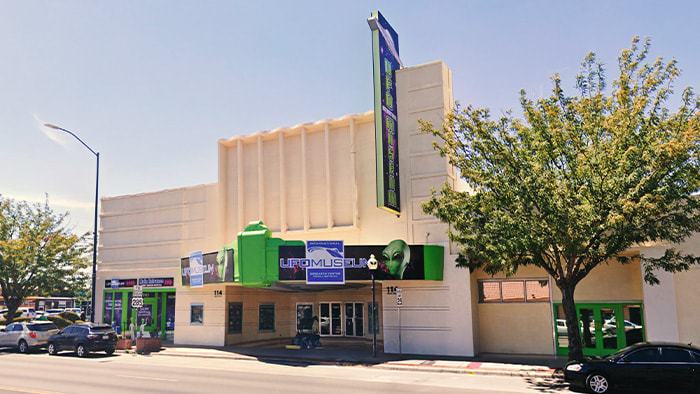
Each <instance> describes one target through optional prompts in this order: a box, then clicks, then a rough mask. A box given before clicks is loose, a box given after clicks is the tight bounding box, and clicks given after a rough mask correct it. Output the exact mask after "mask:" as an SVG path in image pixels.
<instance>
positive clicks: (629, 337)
mask: <svg viewBox="0 0 700 394" xmlns="http://www.w3.org/2000/svg"><path fill="white" fill-rule="evenodd" d="M576 311H577V312H578V317H579V324H580V327H579V330H580V332H581V345H582V347H583V354H585V355H595V356H604V355H608V354H612V353H614V352H615V351H616V350H618V349H622V348H624V347H626V346H629V345H632V344H634V343H637V342H642V341H644V327H643V324H642V323H643V322H642V313H641V305H639V304H622V303H619V304H618V303H607V304H602V303H601V304H594V303H587V304H576ZM555 318H556V320H555V321H556V323H557V329H556V337H557V354H560V355H566V354H567V353H568V344H569V343H568V337H567V331H566V320H565V319H564V310H563V308H562V305H561V304H555Z"/></svg>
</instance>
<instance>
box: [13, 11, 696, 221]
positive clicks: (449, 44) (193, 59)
mask: <svg viewBox="0 0 700 394" xmlns="http://www.w3.org/2000/svg"><path fill="white" fill-rule="evenodd" d="M375 10H379V11H380V12H381V13H382V14H383V15H384V16H385V17H386V19H387V20H388V21H389V23H390V24H391V25H392V26H393V27H394V29H395V30H396V31H397V33H398V34H399V50H400V55H401V60H402V62H403V64H404V66H408V67H410V66H416V65H420V64H423V63H428V62H432V61H435V60H443V61H444V62H445V63H446V65H447V67H449V68H450V69H451V70H452V73H453V91H454V98H455V99H456V100H457V101H459V102H460V103H461V104H462V105H472V106H474V107H487V108H490V109H491V111H492V114H494V115H496V116H497V115H500V114H502V113H504V112H505V111H507V110H508V109H513V110H514V113H515V114H517V110H518V108H519V104H518V99H519V93H518V92H519V91H520V90H521V89H525V90H526V91H527V92H528V95H529V96H531V97H532V98H539V97H541V96H543V95H544V96H548V94H549V92H550V90H551V87H552V84H551V80H550V77H551V76H552V75H554V74H555V73H559V74H560V75H561V77H562V79H563V82H564V86H565V87H566V88H568V89H569V90H567V93H569V94H570V95H574V94H575V93H576V92H575V90H574V88H573V87H574V78H575V75H576V73H577V72H578V71H579V66H580V64H581V62H582V60H583V58H584V57H585V56H586V54H588V53H589V52H591V51H593V52H595V53H596V54H597V57H598V59H599V60H600V61H602V62H603V63H604V64H605V65H606V69H607V71H608V72H607V78H608V82H612V80H613V79H614V78H615V76H616V75H617V73H616V72H617V56H618V55H619V54H620V52H621V51H622V50H623V49H624V48H629V46H630V43H631V41H632V38H633V37H634V36H640V37H647V36H648V37H651V39H652V48H651V51H650V55H651V58H652V59H654V58H655V57H657V56H663V57H664V58H665V59H671V58H675V59H676V60H677V61H678V63H679V66H680V68H681V70H683V74H682V75H681V77H680V78H679V79H678V80H677V82H676V85H675V88H676V92H677V95H678V93H680V91H681V90H682V88H684V87H685V86H693V87H695V88H696V89H700V51H698V43H699V42H700V29H697V20H696V18H697V16H698V15H700V2H697V1H690V0H689V1H673V0H672V1H663V2H661V1H644V0H642V1H624V0H623V1H585V2H584V1H501V0H489V1H486V0H484V1H467V0H464V1H457V0H455V1H447V0H434V1H430V2H428V1H411V0H402V1H362V0H359V1H327V0H326V1H302V0H299V1H276V0H267V1H234V0H228V1H223V0H221V1H217V0H204V1H194V0H192V1H178V0H149V1H141V0H136V1H132V0H121V1H118V2H104V1H89V0H74V1H56V0H43V1H42V0H37V1H11V0H0V59H2V61H0V195H2V196H3V197H6V198H13V199H18V200H26V201H30V202H43V201H45V198H46V196H47V195H48V199H49V204H50V205H51V207H52V208H53V209H54V210H55V211H56V212H59V213H63V212H68V213H70V222H69V223H68V225H69V227H70V228H71V229H73V231H75V232H76V233H82V232H87V231H92V226H93V215H94V198H95V175H96V174H95V172H96V157H95V155H93V154H92V153H91V152H90V151H89V150H88V149H86V148H85V147H84V146H82V145H81V144H80V143H79V142H78V141H77V140H76V139H74V138H73V137H71V136H70V135H68V134H66V133H63V132H60V131H58V132H57V131H52V130H50V129H47V128H45V127H42V126H41V125H42V124H44V123H51V124H55V125H58V126H60V127H63V128H65V129H68V130H70V131H72V132H73V133H74V134H75V135H77V136H78V137H79V138H80V139H81V140H82V141H84V142H85V143H86V144H87V145H88V146H90V148H92V149H93V150H94V151H96V152H99V153H100V173H99V195H100V197H114V196H121V195H128V194H137V193H146V192H152V191H158V190H164V189H173V188H180V187H185V186H194V185H200V184H208V183H214V182H216V181H217V171H218V168H217V154H218V150H217V140H218V139H222V138H230V137H233V136H235V135H240V134H250V133H254V132H257V131H261V130H271V129H275V128H278V127H289V126H294V125H297V124H299V123H305V122H315V121H317V120H321V119H326V118H335V117H341V116H344V115H347V114H354V113H363V112H366V111H369V110H371V109H372V106H373V96H372V94H373V93H372V58H371V56H372V45H371V33H370V29H369V26H368V24H367V18H368V17H369V16H370V14H371V12H372V11H375ZM609 85H610V83H609ZM671 108H672V109H674V108H675V107H673V106H672V107H671Z"/></svg>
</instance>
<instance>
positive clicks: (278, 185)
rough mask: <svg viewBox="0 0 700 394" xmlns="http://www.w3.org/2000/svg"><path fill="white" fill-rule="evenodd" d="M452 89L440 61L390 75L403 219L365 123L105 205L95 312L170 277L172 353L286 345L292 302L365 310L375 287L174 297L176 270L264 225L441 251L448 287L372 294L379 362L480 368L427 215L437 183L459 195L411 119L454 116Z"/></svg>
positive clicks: (310, 131) (211, 290)
mask: <svg viewBox="0 0 700 394" xmlns="http://www.w3.org/2000/svg"><path fill="white" fill-rule="evenodd" d="M451 78H452V75H451V72H450V70H449V69H448V68H447V67H446V66H445V65H444V63H442V62H433V63H429V64H425V65H421V66H417V67H409V68H405V69H402V70H399V71H397V73H396V84H397V96H398V99H397V103H398V117H399V119H400V121H399V123H398V124H399V129H398V144H399V152H400V154H399V165H400V187H401V206H402V211H401V214H400V215H394V214H391V213H389V212H386V211H383V210H380V209H378V208H377V205H376V175H375V174H376V167H375V166H376V159H375V131H374V114H373V111H369V112H366V113H361V114H354V115H348V116H343V117H340V118H334V119H325V120H321V121H317V122H313V123H305V124H300V125H297V126H293V127H284V128H279V129H275V130H271V131H263V132H257V133H253V134H249V135H244V136H236V137H233V138H229V139H222V140H219V142H218V146H219V166H218V183H217V184H213V185H204V186H196V187H188V188H182V189H176V190H166V191H160V192H154V193H145V194H139V195H132V196H122V197H113V198H105V199H103V200H102V221H101V225H102V234H103V235H102V236H101V239H100V241H101V247H100V263H99V268H98V280H97V284H98V299H97V305H101V304H102V296H101V295H100V293H102V292H103V290H104V289H105V288H104V283H105V280H110V279H114V278H134V277H144V276H146V277H159V276H171V277H174V278H175V288H176V312H175V330H174V342H175V343H179V344H206V345H224V344H232V343H248V342H254V341H259V340H265V339H274V338H279V337H282V338H284V337H292V336H294V333H295V329H296V304H297V303H307V302H310V303H313V304H318V303H321V302H332V301H338V302H348V301H349V302H360V303H363V304H364V305H367V304H368V302H370V301H371V290H370V286H369V285H370V284H369V281H367V283H364V284H362V285H361V286H360V287H357V286H354V287H350V288H346V289H345V288H342V287H341V288H339V289H338V290H326V291H323V292H300V293H283V292H279V291H275V290H266V289H254V288H243V287H241V286H240V285H237V284H233V283H222V284H211V285H205V286H204V287H202V288H190V287H188V286H182V285H181V283H180V280H179V279H180V274H179V268H180V267H179V264H180V258H182V257H186V256H188V255H189V253H190V252H193V251H198V250H201V251H204V252H205V253H206V252H212V251H216V250H218V249H219V248H220V247H222V246H223V245H226V244H230V243H232V242H234V241H235V240H236V238H237V236H238V234H239V233H240V232H241V231H243V229H244V227H245V226H246V225H247V224H248V223H249V222H252V221H259V220H261V221H263V222H264V223H265V225H266V226H267V227H268V228H269V229H270V230H271V231H272V233H273V237H278V238H282V239H285V240H301V241H309V240H342V241H344V243H345V244H346V245H363V244H370V245H381V244H387V243H388V242H390V241H391V240H394V239H403V240H405V241H406V242H408V243H409V244H429V245H440V246H443V247H444V250H445V254H444V272H443V280H442V281H418V280H404V281H399V280H393V281H392V280H387V281H382V283H379V284H378V292H377V296H378V297H379V302H378V303H379V304H380V305H381V309H380V310H381V316H380V319H379V322H380V325H381V329H380V332H379V335H380V340H381V342H382V343H383V346H384V349H383V350H384V351H385V352H399V351H401V352H404V353H426V354H444V355H461V356H471V355H474V343H473V338H474V335H473V323H472V319H471V316H472V310H471V306H472V304H471V302H470V301H469V300H470V297H471V290H470V285H471V282H470V280H469V272H468V270H463V269H457V268H455V267H454V264H453V262H454V260H455V257H456V256H455V255H454V254H452V250H451V249H450V245H449V242H448V240H447V235H446V225H445V224H442V223H440V222H439V221H438V220H436V219H435V218H433V217H431V216H428V215H425V214H423V213H422V210H421V203H422V202H423V201H425V200H426V199H427V198H428V197H429V196H430V193H431V189H439V188H441V187H442V186H443V185H444V183H445V182H448V183H450V184H451V185H453V186H455V187H457V188H463V187H464V185H463V183H462V182H461V181H460V180H459V179H458V178H457V177H456V172H455V170H454V168H453V167H452V166H450V165H449V164H448V163H447V161H446V159H444V158H441V157H440V156H439V155H438V154H437V152H436V151H435V150H434V149H433V147H432V140H433V137H432V136H429V135H425V134H422V133H421V132H420V131H419V129H418V119H425V120H429V121H432V122H433V123H434V124H440V123H441V122H442V119H443V118H444V115H445V113H446V112H447V111H449V110H450V108H451V105H452V102H453V97H452V81H451ZM393 287H401V288H402V292H403V304H402V306H400V307H399V306H397V303H396V296H395V295H394V294H390V292H389V291H386V290H387V289H389V288H393ZM368 297H369V298H368ZM228 303H242V304H243V326H244V329H243V332H241V333H236V334H228V333H227V332H226V327H227V304H228ZM261 303H273V304H274V305H275V323H276V324H275V330H274V332H258V330H256V327H257V326H256V324H257V323H256V319H257V315H256V313H257V308H258V305H259V304H261ZM192 304H202V305H203V306H204V308H203V309H204V316H203V322H202V323H201V324H198V325H192V324H190V316H189V313H190V306H191V305H192ZM97 317H98V319H100V318H101V311H100V310H99V309H98V313H97ZM365 320H366V318H365ZM365 324H366V323H365ZM246 327H247V329H246ZM366 331H367V330H365V332H366ZM366 335H367V334H366ZM366 335H365V336H366Z"/></svg>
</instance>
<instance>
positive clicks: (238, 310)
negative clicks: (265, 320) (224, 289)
mask: <svg viewBox="0 0 700 394" xmlns="http://www.w3.org/2000/svg"><path fill="white" fill-rule="evenodd" d="M241 332H243V303H240V302H229V303H228V333H229V334H240V333H241Z"/></svg>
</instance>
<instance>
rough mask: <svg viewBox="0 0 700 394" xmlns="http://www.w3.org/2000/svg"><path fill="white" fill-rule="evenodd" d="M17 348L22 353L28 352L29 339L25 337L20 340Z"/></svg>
mask: <svg viewBox="0 0 700 394" xmlns="http://www.w3.org/2000/svg"><path fill="white" fill-rule="evenodd" d="M17 350H19V352H20V353H28V352H29V346H27V341H25V340H24V339H22V340H20V341H19V344H18V345H17Z"/></svg>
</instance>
